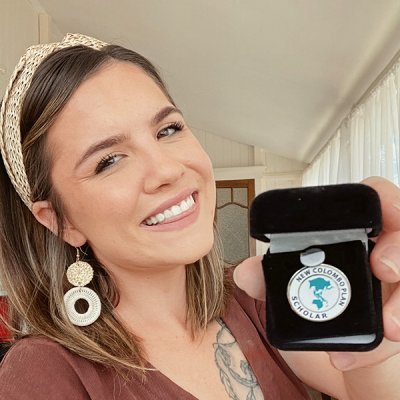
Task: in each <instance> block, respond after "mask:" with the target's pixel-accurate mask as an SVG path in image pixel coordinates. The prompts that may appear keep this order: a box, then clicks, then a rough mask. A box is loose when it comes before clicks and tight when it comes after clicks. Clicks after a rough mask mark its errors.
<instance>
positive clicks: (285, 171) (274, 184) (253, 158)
mask: <svg viewBox="0 0 400 400" xmlns="http://www.w3.org/2000/svg"><path fill="white" fill-rule="evenodd" d="M192 130H193V133H194V135H195V136H196V137H197V139H198V140H199V142H200V143H201V145H202V146H203V148H204V149H205V151H206V152H207V153H208V155H209V156H210V158H211V161H212V163H213V166H214V169H215V170H214V172H215V177H216V179H217V180H228V179H255V180H256V194H257V193H259V192H261V191H264V190H267V189H275V188H284V187H293V186H300V185H301V177H302V173H303V171H304V169H305V168H306V167H307V164H306V163H303V162H301V161H297V160H291V159H289V158H285V157H281V156H279V155H276V154H273V153H270V152H268V151H266V150H265V149H261V148H258V147H255V146H249V145H247V144H243V143H238V142H235V141H233V140H229V139H226V138H222V137H220V136H217V135H214V134H212V133H209V132H206V131H202V130H199V129H192ZM254 167H257V168H256V169H255V168H254Z"/></svg>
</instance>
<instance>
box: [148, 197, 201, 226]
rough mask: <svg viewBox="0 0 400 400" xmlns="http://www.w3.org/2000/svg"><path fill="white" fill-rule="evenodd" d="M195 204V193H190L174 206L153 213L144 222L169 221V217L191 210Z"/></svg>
mask: <svg viewBox="0 0 400 400" xmlns="http://www.w3.org/2000/svg"><path fill="white" fill-rule="evenodd" d="M194 205H195V201H194V199H193V195H192V194H191V195H189V196H188V197H186V199H184V200H182V201H181V202H179V203H177V204H175V205H173V206H172V207H169V208H167V209H166V210H164V211H163V212H160V213H158V214H156V215H153V216H151V217H149V218H146V220H145V221H143V223H144V224H145V225H147V226H153V225H159V224H162V223H165V222H168V220H169V219H172V218H174V217H176V216H178V215H180V214H182V213H184V212H186V211H189V210H190V209H191V208H193V206H194Z"/></svg>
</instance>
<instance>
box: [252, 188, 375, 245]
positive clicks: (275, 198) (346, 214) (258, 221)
mask: <svg viewBox="0 0 400 400" xmlns="http://www.w3.org/2000/svg"><path fill="white" fill-rule="evenodd" d="M359 228H365V229H368V230H369V231H368V236H371V237H373V236H376V235H378V233H379V232H380V230H381V229H382V213H381V207H380V200H379V196H378V194H377V192H376V191H375V190H374V189H372V188H371V187H369V186H367V185H363V184H356V183H350V184H341V185H327V186H312V187H300V188H291V189H276V190H270V191H267V192H264V193H261V194H260V195H258V196H257V197H256V198H255V199H254V200H253V202H252V204H251V207H250V234H251V236H252V237H254V238H256V239H259V240H262V241H265V242H268V241H269V239H268V238H267V237H266V236H265V235H266V234H271V233H289V232H313V231H330V230H343V229H359Z"/></svg>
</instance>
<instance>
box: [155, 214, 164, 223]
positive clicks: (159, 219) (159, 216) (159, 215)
mask: <svg viewBox="0 0 400 400" xmlns="http://www.w3.org/2000/svg"><path fill="white" fill-rule="evenodd" d="M156 218H157V221H158V222H163V221H164V219H165V216H164V214H161V213H160V214H157V215H156Z"/></svg>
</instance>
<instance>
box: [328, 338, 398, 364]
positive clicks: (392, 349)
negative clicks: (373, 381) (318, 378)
mask: <svg viewBox="0 0 400 400" xmlns="http://www.w3.org/2000/svg"><path fill="white" fill-rule="evenodd" d="M399 353H400V343H396V342H391V341H390V340H387V339H383V341H382V343H381V344H380V345H379V346H378V347H377V348H375V349H373V350H371V351H366V352H357V353H347V352H346V353H345V352H343V353H341V352H330V353H328V354H329V358H330V361H331V364H332V365H333V366H334V367H335V368H336V369H338V370H340V371H350V370H353V369H357V368H363V367H369V366H373V365H376V364H379V363H381V362H382V361H384V360H387V359H388V358H390V357H392V356H394V355H395V354H399Z"/></svg>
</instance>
